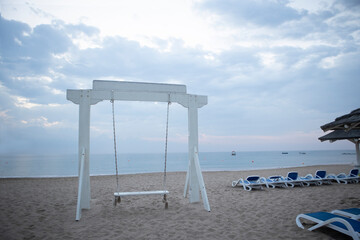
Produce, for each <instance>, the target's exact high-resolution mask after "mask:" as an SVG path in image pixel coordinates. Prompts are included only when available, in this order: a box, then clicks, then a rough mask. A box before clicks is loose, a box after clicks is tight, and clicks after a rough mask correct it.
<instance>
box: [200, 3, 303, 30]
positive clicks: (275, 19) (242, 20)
mask: <svg viewBox="0 0 360 240" xmlns="http://www.w3.org/2000/svg"><path fill="white" fill-rule="evenodd" d="M287 3H288V1H285V0H278V1H265V0H255V1H253V0H246V1H234V0H226V1H218V0H209V1H204V2H202V3H201V4H200V6H199V7H200V8H205V9H207V10H209V11H212V12H216V13H217V14H219V15H221V16H222V17H223V18H224V19H225V21H230V22H232V23H235V24H255V25H269V26H278V25H281V24H282V23H284V22H287V21H291V20H294V19H299V18H301V17H302V15H304V13H302V12H298V11H296V10H295V9H293V8H291V7H288V6H287V5H286V4H287Z"/></svg>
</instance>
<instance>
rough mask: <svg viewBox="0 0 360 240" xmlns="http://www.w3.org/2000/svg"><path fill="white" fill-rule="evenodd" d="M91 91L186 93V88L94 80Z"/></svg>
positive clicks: (181, 86) (182, 86) (176, 85)
mask: <svg viewBox="0 0 360 240" xmlns="http://www.w3.org/2000/svg"><path fill="white" fill-rule="evenodd" d="M93 90H106V91H109V90H110V91H111V90H114V91H121V92H164V93H186V86H185V85H179V84H164V83H144V82H126V81H107V80H94V81H93Z"/></svg>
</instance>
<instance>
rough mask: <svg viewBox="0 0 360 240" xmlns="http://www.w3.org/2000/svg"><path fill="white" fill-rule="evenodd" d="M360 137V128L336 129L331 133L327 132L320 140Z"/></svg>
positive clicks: (332, 140)
mask: <svg viewBox="0 0 360 240" xmlns="http://www.w3.org/2000/svg"><path fill="white" fill-rule="evenodd" d="M359 138H360V129H353V130H350V131H344V130H335V131H332V132H331V133H328V134H326V135H325V136H322V137H319V140H320V141H322V142H323V141H327V140H329V141H331V142H334V141H336V140H344V139H347V140H351V139H354V140H355V139H359Z"/></svg>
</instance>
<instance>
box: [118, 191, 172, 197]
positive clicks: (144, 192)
mask: <svg viewBox="0 0 360 240" xmlns="http://www.w3.org/2000/svg"><path fill="white" fill-rule="evenodd" d="M164 194H169V191H167V190H159V191H142V192H115V193H114V196H115V197H125V196H140V195H164Z"/></svg>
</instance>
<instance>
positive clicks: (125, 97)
mask: <svg viewBox="0 0 360 240" xmlns="http://www.w3.org/2000/svg"><path fill="white" fill-rule="evenodd" d="M66 98H67V100H69V101H72V102H73V103H75V104H78V105H79V152H78V156H79V157H78V160H79V168H78V169H79V188H78V204H77V209H76V220H80V218H81V210H82V209H89V208H90V167H89V166H90V165H89V162H90V160H89V155H90V108H91V105H95V104H97V103H98V102H101V101H103V100H120V101H150V102H169V101H170V102H172V103H179V104H180V105H182V106H183V107H185V108H187V109H188V129H189V138H188V139H189V140H188V146H189V147H188V152H189V167H188V171H187V174H186V182H185V187H184V197H186V196H187V195H189V202H190V203H195V202H199V201H200V192H201V197H202V200H203V204H204V208H205V209H206V210H207V211H210V205H209V200H208V197H207V194H206V189H205V184H204V179H203V177H202V172H201V169H200V164H199V157H198V150H197V149H198V145H199V143H198V141H199V140H198V108H201V107H203V106H204V105H206V104H207V96H201V95H193V94H187V93H186V86H185V85H178V84H158V83H140V82H124V81H100V80H94V81H93V88H92V89H82V90H70V89H68V90H67V93H66ZM145 193H146V192H137V193H135V194H137V195H144V194H145ZM154 193H156V194H164V193H160V192H159V193H158V191H150V192H148V194H154ZM119 194H120V193H119Z"/></svg>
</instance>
